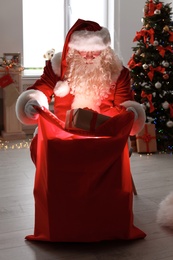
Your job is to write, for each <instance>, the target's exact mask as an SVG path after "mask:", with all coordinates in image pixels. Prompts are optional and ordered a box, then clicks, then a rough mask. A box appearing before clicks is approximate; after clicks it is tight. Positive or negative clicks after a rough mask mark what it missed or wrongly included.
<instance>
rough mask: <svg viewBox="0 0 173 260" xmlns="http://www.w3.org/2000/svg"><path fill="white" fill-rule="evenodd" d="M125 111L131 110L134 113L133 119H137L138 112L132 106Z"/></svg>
mask: <svg viewBox="0 0 173 260" xmlns="http://www.w3.org/2000/svg"><path fill="white" fill-rule="evenodd" d="M126 111H132V112H133V113H134V116H135V117H134V121H136V120H137V119H138V113H137V111H136V109H135V108H134V107H128V108H127V109H126Z"/></svg>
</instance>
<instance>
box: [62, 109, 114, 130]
mask: <svg viewBox="0 0 173 260" xmlns="http://www.w3.org/2000/svg"><path fill="white" fill-rule="evenodd" d="M108 119H110V117H108V116H105V115H102V114H99V113H97V112H95V111H93V110H89V109H82V108H77V109H72V110H68V111H67V113H66V122H65V129H67V130H79V129H82V130H85V131H88V132H94V131H95V129H96V128H97V127H99V126H100V125H101V124H103V123H104V122H105V121H107V120H108Z"/></svg>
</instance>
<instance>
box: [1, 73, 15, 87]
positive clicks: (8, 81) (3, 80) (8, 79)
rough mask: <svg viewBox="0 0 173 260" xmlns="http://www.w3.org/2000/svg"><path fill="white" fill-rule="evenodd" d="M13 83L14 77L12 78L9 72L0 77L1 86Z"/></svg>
mask: <svg viewBox="0 0 173 260" xmlns="http://www.w3.org/2000/svg"><path fill="white" fill-rule="evenodd" d="M12 83H13V79H12V78H11V76H10V74H9V73H8V74H6V75H4V76H3V77H1V78H0V87H1V88H5V87H7V86H8V85H10V84H12Z"/></svg>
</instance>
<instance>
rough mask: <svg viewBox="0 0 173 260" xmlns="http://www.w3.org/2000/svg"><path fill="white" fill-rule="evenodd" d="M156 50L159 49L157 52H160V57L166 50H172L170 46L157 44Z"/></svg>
mask: <svg viewBox="0 0 173 260" xmlns="http://www.w3.org/2000/svg"><path fill="white" fill-rule="evenodd" d="M157 50H158V51H159V53H160V55H161V56H162V57H164V56H165V52H166V51H170V52H173V51H172V48H171V46H167V47H163V46H158V48H157Z"/></svg>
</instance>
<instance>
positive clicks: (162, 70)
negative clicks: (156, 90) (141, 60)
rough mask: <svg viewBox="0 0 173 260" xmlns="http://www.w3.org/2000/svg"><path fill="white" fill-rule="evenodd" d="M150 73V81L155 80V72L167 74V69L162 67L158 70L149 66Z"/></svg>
mask: <svg viewBox="0 0 173 260" xmlns="http://www.w3.org/2000/svg"><path fill="white" fill-rule="evenodd" d="M149 70H150V71H149V72H148V77H149V79H150V81H152V80H153V77H154V72H155V71H158V72H160V73H164V72H165V68H162V67H161V66H158V67H157V68H153V66H149Z"/></svg>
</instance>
